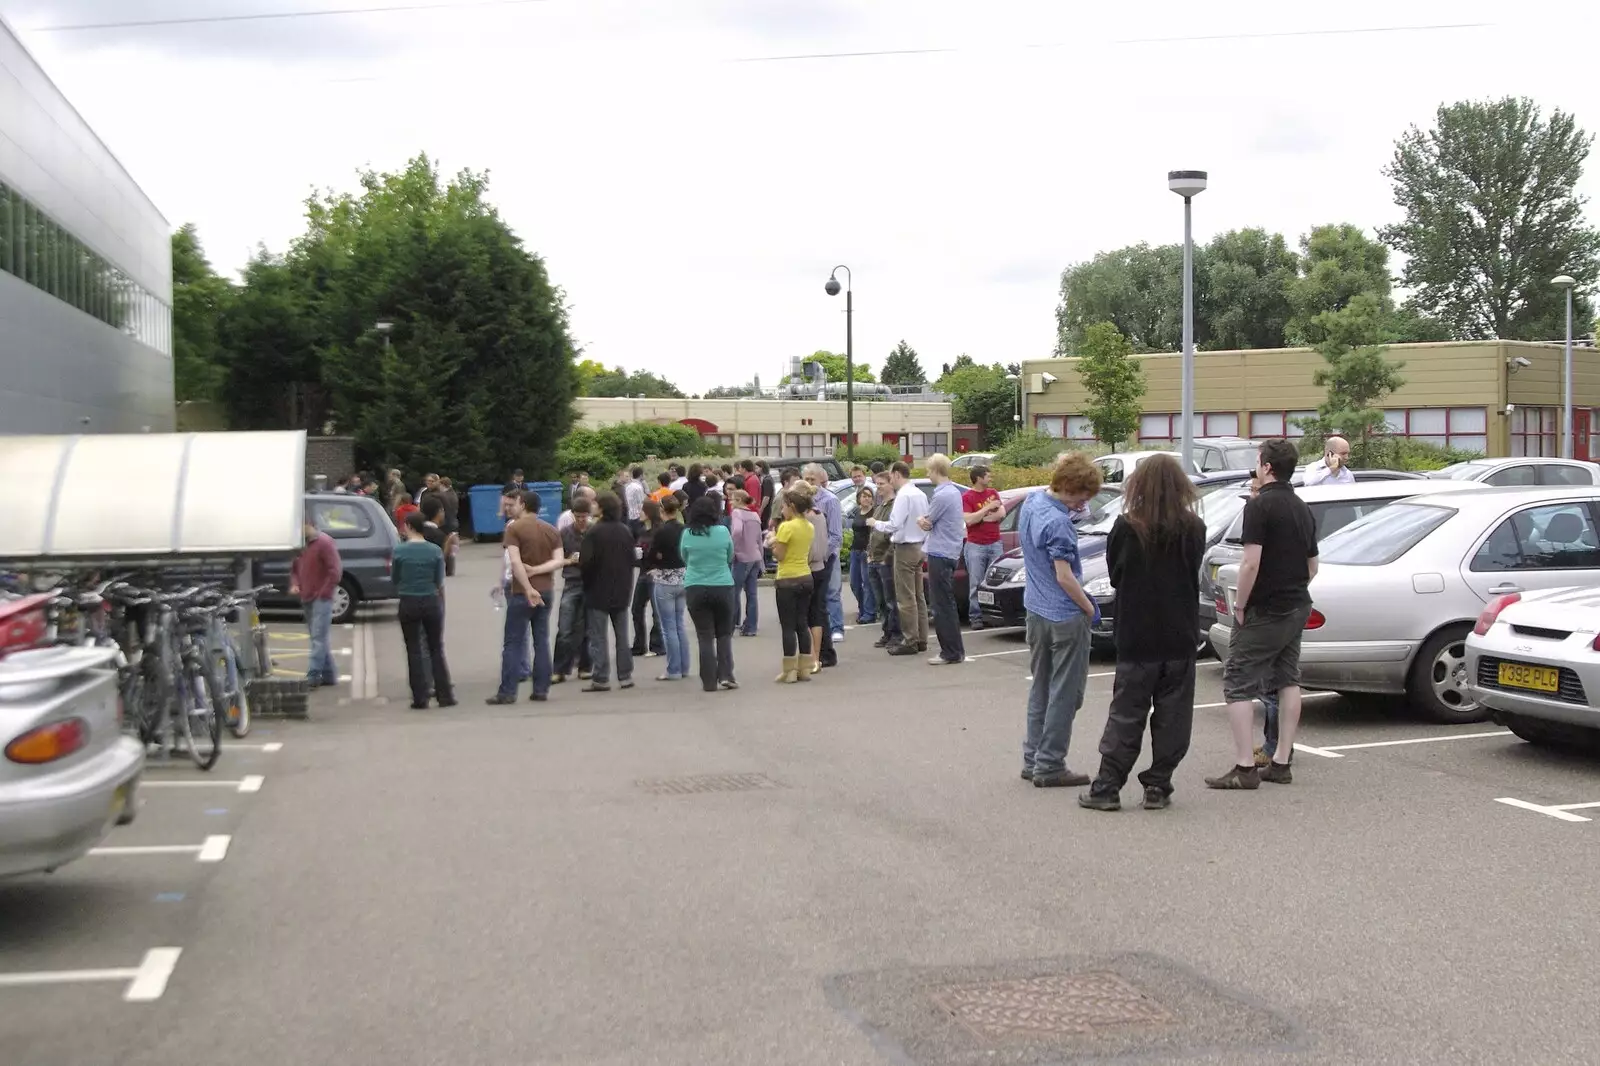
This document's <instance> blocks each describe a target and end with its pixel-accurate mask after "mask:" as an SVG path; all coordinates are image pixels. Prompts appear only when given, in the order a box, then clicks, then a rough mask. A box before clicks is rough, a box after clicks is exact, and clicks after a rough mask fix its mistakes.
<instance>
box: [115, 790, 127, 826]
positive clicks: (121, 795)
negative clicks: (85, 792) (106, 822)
mask: <svg viewBox="0 0 1600 1066" xmlns="http://www.w3.org/2000/svg"><path fill="white" fill-rule="evenodd" d="M127 807H128V786H127V785H122V786H120V787H119V788H118V789H117V791H116V792H114V793H113V794H112V796H111V817H112V818H114V819H115V818H121V817H122V812H123V811H124V810H126V809H127Z"/></svg>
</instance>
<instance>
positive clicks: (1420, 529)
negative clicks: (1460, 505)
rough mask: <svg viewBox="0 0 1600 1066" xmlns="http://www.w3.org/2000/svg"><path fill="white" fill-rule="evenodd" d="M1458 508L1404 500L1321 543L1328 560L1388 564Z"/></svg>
mask: <svg viewBox="0 0 1600 1066" xmlns="http://www.w3.org/2000/svg"><path fill="white" fill-rule="evenodd" d="M1455 513H1456V512H1455V511H1454V510H1453V509H1451V508H1448V507H1438V506H1434V505H1430V504H1424V503H1408V502H1405V501H1401V502H1399V503H1392V504H1390V505H1389V506H1387V507H1380V508H1378V509H1377V510H1376V511H1373V512H1371V513H1370V514H1367V515H1364V516H1362V517H1361V518H1358V519H1356V520H1355V521H1354V522H1352V523H1350V524H1349V525H1348V526H1345V527H1344V528H1343V529H1341V530H1339V531H1338V532H1336V533H1333V534H1330V535H1329V536H1328V538H1327V539H1326V540H1324V541H1323V542H1322V544H1321V545H1320V547H1319V550H1318V555H1319V556H1320V557H1321V560H1322V561H1323V562H1325V563H1336V564H1339V565H1341V566H1385V565H1387V564H1389V563H1392V562H1394V561H1395V560H1396V559H1398V558H1400V557H1401V556H1402V555H1404V554H1405V553H1406V552H1408V551H1410V550H1411V549H1412V548H1414V547H1416V546H1417V545H1418V544H1420V543H1421V542H1422V541H1423V540H1424V539H1425V538H1426V537H1427V536H1428V534H1429V533H1432V532H1433V531H1434V530H1435V529H1438V528H1439V527H1440V526H1442V525H1443V524H1444V523H1445V522H1446V521H1448V520H1449V518H1450V516H1451V515H1453V514H1455Z"/></svg>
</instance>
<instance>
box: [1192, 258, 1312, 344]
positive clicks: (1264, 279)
mask: <svg viewBox="0 0 1600 1066" xmlns="http://www.w3.org/2000/svg"><path fill="white" fill-rule="evenodd" d="M1197 260H1198V261H1197V262H1196V264H1195V320H1196V336H1195V346H1196V347H1200V348H1207V349H1210V350H1213V351H1221V350H1233V349H1239V348H1282V347H1283V346H1284V331H1285V328H1286V327H1287V326H1288V323H1289V318H1290V315H1291V314H1292V309H1291V308H1290V305H1289V295H1288V293H1289V287H1290V285H1292V284H1293V283H1294V282H1295V280H1296V278H1297V277H1298V276H1299V267H1300V260H1299V257H1298V256H1296V255H1295V254H1294V252H1292V251H1290V250H1289V247H1288V245H1287V244H1286V243H1285V242H1284V239H1283V235H1282V234H1279V233H1268V232H1267V231H1266V230H1264V229H1241V230H1232V231H1230V232H1228V233H1222V234H1218V235H1217V236H1216V237H1214V238H1212V240H1211V242H1210V243H1209V244H1208V245H1206V249H1205V254H1204V255H1203V256H1198V257H1197ZM1180 283H1181V278H1180ZM1179 301H1180V302H1179V311H1180V314H1181V311H1182V296H1181V289H1180V296H1179ZM1202 319H1203V320H1204V321H1205V323H1206V333H1205V337H1204V339H1202V338H1201V337H1200V335H1199V322H1200V320H1202Z"/></svg>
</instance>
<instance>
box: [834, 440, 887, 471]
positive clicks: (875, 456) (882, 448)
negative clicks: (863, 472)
mask: <svg viewBox="0 0 1600 1066" xmlns="http://www.w3.org/2000/svg"><path fill="white" fill-rule="evenodd" d="M833 457H834V458H835V459H837V460H839V461H840V462H841V463H846V464H848V463H850V462H851V461H852V460H850V459H849V458H848V457H847V456H846V454H845V447H844V445H842V444H841V445H839V447H837V448H835V449H834V450H833ZM853 461H854V462H857V463H860V464H861V465H862V466H864V467H869V468H870V467H871V466H872V464H873V463H875V462H878V463H882V464H883V465H884V466H888V465H890V464H891V463H897V462H899V461H900V449H898V448H896V447H895V446H894V445H893V444H883V443H881V442H880V443H878V444H857V445H856V455H855V459H854V460H853ZM846 469H849V467H848V465H847V466H846Z"/></svg>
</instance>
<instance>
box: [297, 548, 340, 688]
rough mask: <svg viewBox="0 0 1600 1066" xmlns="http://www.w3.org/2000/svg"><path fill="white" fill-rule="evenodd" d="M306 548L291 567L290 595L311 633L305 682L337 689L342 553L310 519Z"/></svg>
mask: <svg viewBox="0 0 1600 1066" xmlns="http://www.w3.org/2000/svg"><path fill="white" fill-rule="evenodd" d="M304 532H305V538H306V546H305V547H304V548H303V549H301V551H300V554H299V555H297V556H295V558H294V562H293V563H292V564H290V566H289V595H291V596H298V597H300V604H301V606H302V607H303V608H304V609H305V614H306V628H307V629H309V630H310V631H311V662H310V663H309V664H308V666H307V667H306V681H307V682H309V683H310V685H311V687H312V688H316V687H317V686H318V685H337V684H338V683H339V668H338V667H336V666H334V665H333V647H332V641H333V593H334V590H335V589H337V588H338V587H339V579H340V578H342V577H343V576H344V565H343V564H342V563H340V562H339V549H338V547H337V546H336V545H335V544H334V543H333V538H332V537H330V536H328V535H327V534H326V533H324V532H322V531H321V530H320V529H318V528H317V526H316V523H314V522H312V521H311V520H310V519H309V518H308V519H306V523H305V530H304Z"/></svg>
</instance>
